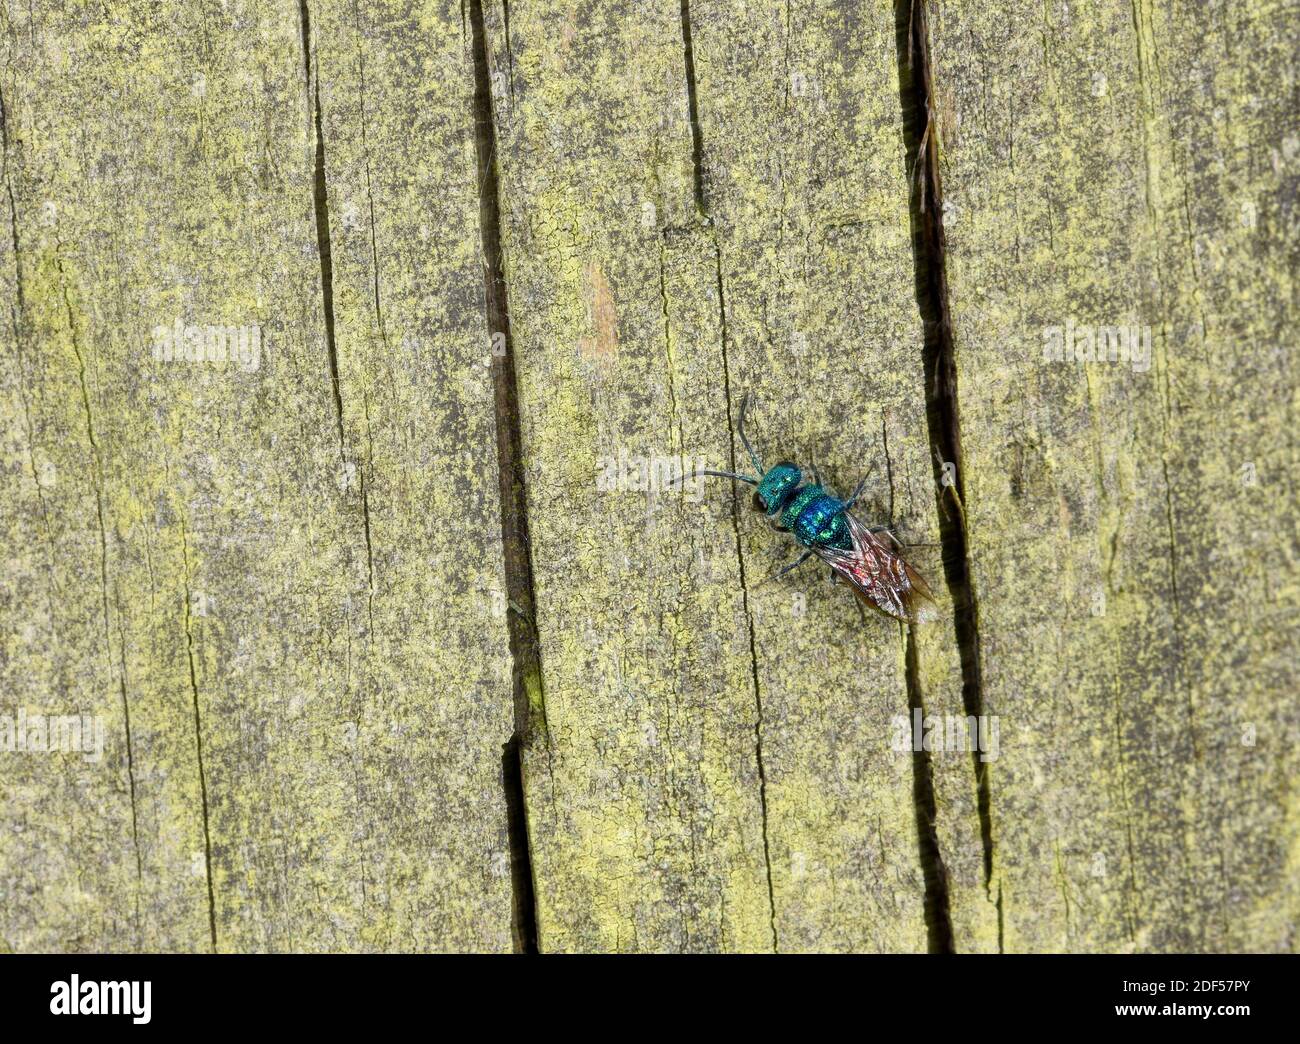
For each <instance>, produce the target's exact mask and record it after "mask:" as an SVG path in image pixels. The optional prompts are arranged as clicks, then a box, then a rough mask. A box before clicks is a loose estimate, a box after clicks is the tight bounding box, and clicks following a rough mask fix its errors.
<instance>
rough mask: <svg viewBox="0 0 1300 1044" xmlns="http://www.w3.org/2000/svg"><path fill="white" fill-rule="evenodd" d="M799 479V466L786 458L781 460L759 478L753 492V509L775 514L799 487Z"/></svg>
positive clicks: (801, 479)
mask: <svg viewBox="0 0 1300 1044" xmlns="http://www.w3.org/2000/svg"><path fill="white" fill-rule="evenodd" d="M801 481H803V472H801V471H800V470H799V466H798V465H797V464H793V463H791V462H790V461H788V460H785V461H782V462H781V463H780V464H778V465H776V467H774V468H771V469H770V470H769V471H768V472H767V473H766V474H764V475H763V477H762V478H761V479H760V480H759V483H758V489H757V490H756V491H755V493H754V510H755V511H762V512H764V513H765V514H768V515H775V514H777V513H778V512H780V510H781V509H782V508H783V507H784V506H785V503H786V501H787V500H789V499H790V496H791V494H793V493H794V491H795V490H796V489H798V488H799V483H800V482H801Z"/></svg>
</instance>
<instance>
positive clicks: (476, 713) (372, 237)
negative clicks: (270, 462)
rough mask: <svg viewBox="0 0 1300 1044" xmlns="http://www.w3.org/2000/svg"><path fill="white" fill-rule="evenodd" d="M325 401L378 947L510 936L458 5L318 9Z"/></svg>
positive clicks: (465, 78)
mask: <svg viewBox="0 0 1300 1044" xmlns="http://www.w3.org/2000/svg"><path fill="white" fill-rule="evenodd" d="M317 8H318V12H317V13H316V14H315V15H314V17H315V19H316V23H317V31H316V48H317V50H316V62H317V66H318V69H319V76H320V86H321V102H320V104H321V110H322V127H323V133H324V137H325V142H326V147H327V148H326V151H327V159H326V167H327V182H328V187H329V209H330V216H331V226H330V227H331V242H332V245H333V250H332V258H333V290H334V293H333V303H334V310H335V315H336V325H335V333H336V337H337V347H338V360H339V372H340V395H341V399H342V401H343V404H344V425H343V427H344V431H345V434H346V438H347V440H348V455H349V457H352V458H355V460H356V462H357V466H358V470H357V476H356V477H357V486H358V492H359V493H360V495H361V496H362V503H363V506H364V509H365V528H366V531H367V541H368V546H369V548H370V552H369V559H370V565H369V569H370V572H371V574H372V576H373V580H372V582H371V585H370V593H368V595H367V597H368V599H369V600H370V606H369V607H368V608H367V613H368V614H369V613H373V614H374V625H373V629H372V634H373V638H372V640H371V641H370V642H369V643H368V644H367V649H366V653H365V658H364V661H363V662H364V666H363V667H362V668H361V670H362V675H363V677H364V679H365V681H364V688H365V690H368V699H367V702H366V704H364V705H363V707H362V713H363V715H364V718H363V719H362V720H361V721H360V722H359V728H360V735H359V737H358V743H357V757H358V759H359V760H360V763H361V773H360V774H361V779H362V780H363V783H362V788H363V790H362V794H363V800H364V801H365V802H366V805H367V808H368V814H367V820H368V830H367V835H368V836H367V837H366V840H365V849H366V851H367V853H368V858H369V860H371V861H372V863H373V866H374V885H373V887H375V888H377V889H379V890H381V891H382V894H383V896H384V898H383V900H382V902H381V904H380V910H379V917H380V918H381V919H382V920H381V921H380V922H378V923H376V924H375V926H374V928H373V929H372V930H373V932H374V935H373V937H371V938H370V939H369V940H368V941H369V942H370V943H371V944H372V945H374V946H376V947H379V948H383V949H393V948H400V949H430V948H434V949H448V948H454V949H473V950H485V949H487V950H502V949H505V950H508V949H510V947H511V939H510V927H511V918H510V900H511V894H510V887H511V886H510V875H509V859H510V852H509V846H508V840H507V835H506V817H505V806H504V800H505V798H504V790H503V783H502V776H501V772H502V769H501V764H502V761H501V759H502V746H503V744H505V743H506V741H507V740H509V739H510V736H511V733H512V730H513V712H512V706H511V678H510V659H509V651H508V649H507V645H506V628H505V616H506V612H507V605H506V599H505V581H504V577H503V573H502V563H501V545H500V517H499V511H498V501H497V491H496V481H497V479H496V474H497V471H496V467H497V461H496V448H495V442H494V425H493V412H492V411H493V407H492V383H491V376H490V372H489V365H488V364H489V361H490V358H491V344H490V341H489V338H488V335H487V326H486V321H485V317H484V305H483V270H482V263H483V262H482V257H481V248H480V237H479V228H478V221H479V197H478V183H477V176H476V168H475V158H474V107H473V92H474V78H473V67H472V58H471V54H470V48H469V42H468V37H467V34H466V33H465V31H464V24H463V22H462V19H461V10H460V7H459V5H457V4H454V3H450V2H442V0H438V2H429V3H424V4H421V5H416V6H415V7H412V6H411V5H409V4H406V3H397V2H389V0H382V2H369V3H363V4H355V3H352V2H351V0H345V2H337V3H335V2H331V3H327V4H318V5H317Z"/></svg>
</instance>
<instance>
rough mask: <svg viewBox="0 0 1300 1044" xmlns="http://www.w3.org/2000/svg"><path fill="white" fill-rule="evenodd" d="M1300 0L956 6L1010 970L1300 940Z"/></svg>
mask: <svg viewBox="0 0 1300 1044" xmlns="http://www.w3.org/2000/svg"><path fill="white" fill-rule="evenodd" d="M1289 6H1290V5H1284V4H1267V3H1265V4H1254V5H1245V6H1244V7H1243V6H1232V5H1218V4H1216V5H1172V6H1171V5H1153V4H1150V3H1145V2H1135V3H1133V4H1129V3H1118V2H1102V3H1096V4H1087V5H1073V4H1072V5H1069V6H1068V7H1067V6H1066V5H1061V4H1051V5H1047V6H1046V7H1042V8H1034V9H1029V8H1015V7H1006V6H1004V5H988V4H983V5H980V4H975V5H972V4H962V5H946V6H944V7H942V8H932V9H931V14H932V24H931V27H930V29H931V34H930V35H931V40H932V44H933V50H934V75H935V82H936V85H937V100H936V107H935V108H936V117H937V119H936V126H935V128H934V129H935V131H936V132H937V133H938V134H939V135H940V141H941V142H942V154H943V168H942V170H943V178H944V194H945V200H944V217H945V224H946V229H947V245H948V251H947V265H948V273H949V277H950V283H951V306H952V315H953V321H954V329H955V345H956V361H957V366H958V379H959V403H960V420H961V429H962V443H963V446H964V454H965V459H964V463H963V469H962V478H963V481H964V486H965V491H966V511H967V520H968V524H969V534H970V540H971V548H972V559H973V575H974V583H975V588H976V592H977V597H978V602H979V635H980V641H981V643H982V646H983V654H984V656H983V697H984V701H985V705H986V707H987V709H988V710H989V711H990V712H991V713H994V714H997V715H1000V716H1001V722H1002V725H1001V739H1002V751H1001V758H1000V759H999V760H998V761H997V762H996V764H995V765H994V766H993V769H992V773H991V777H990V779H991V798H992V801H991V804H992V827H993V841H994V875H995V879H994V888H995V889H996V892H997V894H998V895H999V896H1000V900H1001V906H1002V913H1003V924H1004V933H1003V939H1002V943H1003V945H1004V947H1005V948H1006V949H1007V950H1058V949H1068V950H1123V949H1130V950H1260V949H1263V950H1285V949H1293V948H1294V947H1295V944H1296V942H1295V941H1296V934H1295V925H1296V916H1297V905H1296V890H1295V882H1296V880H1297V864H1296V852H1297V851H1298V850H1300V849H1298V848H1297V824H1298V821H1297V815H1296V808H1295V797H1294V793H1293V788H1292V786H1291V783H1292V781H1293V780H1294V779H1295V777H1296V770H1297V754H1296V747H1295V743H1294V737H1295V735H1296V727H1297V719H1298V717H1300V714H1298V709H1297V703H1296V700H1295V696H1294V694H1295V692H1296V691H1297V678H1296V674H1297V658H1296V655H1295V648H1296V646H1295V612H1296V607H1297V592H1298V591H1300V587H1298V586H1297V583H1296V578H1297V537H1296V517H1297V514H1296V510H1295V509H1296V502H1295V499H1296V491H1295V464H1296V438H1295V431H1296V427H1295V403H1296V401H1297V400H1296V379H1295V375H1294V369H1293V366H1292V362H1291V352H1290V341H1291V340H1292V334H1291V330H1292V329H1293V327H1294V324H1295V321H1296V307H1297V306H1296V295H1295V283H1294V271H1295V258H1296V238H1295V230H1296V224H1295V214H1294V206H1295V184H1296V164H1297V156H1298V155H1300V151H1298V150H1297V144H1296V141H1297V139H1296V136H1295V125H1294V111H1295V108H1294V107H1295V69H1294V59H1295V54H1296V48H1297V40H1296V21H1295V19H1294V17H1293V15H1294V11H1293V10H1290V11H1289V12H1288V8H1289ZM1288 14H1289V15H1290V17H1288ZM1120 325H1124V326H1129V325H1132V326H1133V327H1135V328H1136V329H1137V332H1138V337H1139V340H1138V342H1137V343H1138V346H1139V348H1138V352H1137V359H1136V361H1134V360H1133V359H1132V358H1131V357H1128V356H1126V357H1124V358H1121V359H1120V360H1119V361H1117V362H1112V361H1100V362H1079V361H1072V360H1066V361H1052V360H1051V359H1050V358H1046V357H1045V349H1047V350H1048V351H1049V352H1050V351H1051V350H1052V349H1055V348H1057V347H1059V346H1060V344H1061V342H1062V341H1063V340H1064V339H1065V338H1066V336H1067V334H1066V330H1067V329H1068V330H1070V333H1071V335H1073V336H1072V340H1073V339H1074V338H1076V337H1077V339H1078V341H1079V343H1080V344H1081V345H1083V346H1084V347H1087V334H1088V332H1089V331H1092V333H1093V335H1094V336H1095V334H1096V328H1101V327H1114V326H1120ZM1148 336H1149V338H1150V340H1149V342H1148V341H1147V340H1146V338H1147V337H1148ZM1148 344H1149V345H1150V356H1149V358H1148V357H1147V356H1146V354H1145V353H1146V350H1147V345H1148ZM962 942H963V940H962V939H961V938H959V939H958V946H959V947H960V946H961V945H962Z"/></svg>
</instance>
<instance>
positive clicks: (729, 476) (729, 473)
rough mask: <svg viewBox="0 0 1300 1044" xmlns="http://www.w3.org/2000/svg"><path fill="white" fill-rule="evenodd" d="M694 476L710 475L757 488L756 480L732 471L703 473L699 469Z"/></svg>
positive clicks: (703, 471)
mask: <svg viewBox="0 0 1300 1044" xmlns="http://www.w3.org/2000/svg"><path fill="white" fill-rule="evenodd" d="M695 474H697V475H712V476H713V477H714V478H726V479H735V480H736V481H737V482H747V483H749V484H750V485H751V486H757V485H758V479H756V478H751V477H750V476H748V475H737V474H736V473H735V472H734V471H705V470H703V469H701V470H700V471H697V472H696V473H695ZM685 477H686V476H685V475H683V476H682V478H683V479H684V478H685ZM676 481H681V480H680V479H678V480H676Z"/></svg>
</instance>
